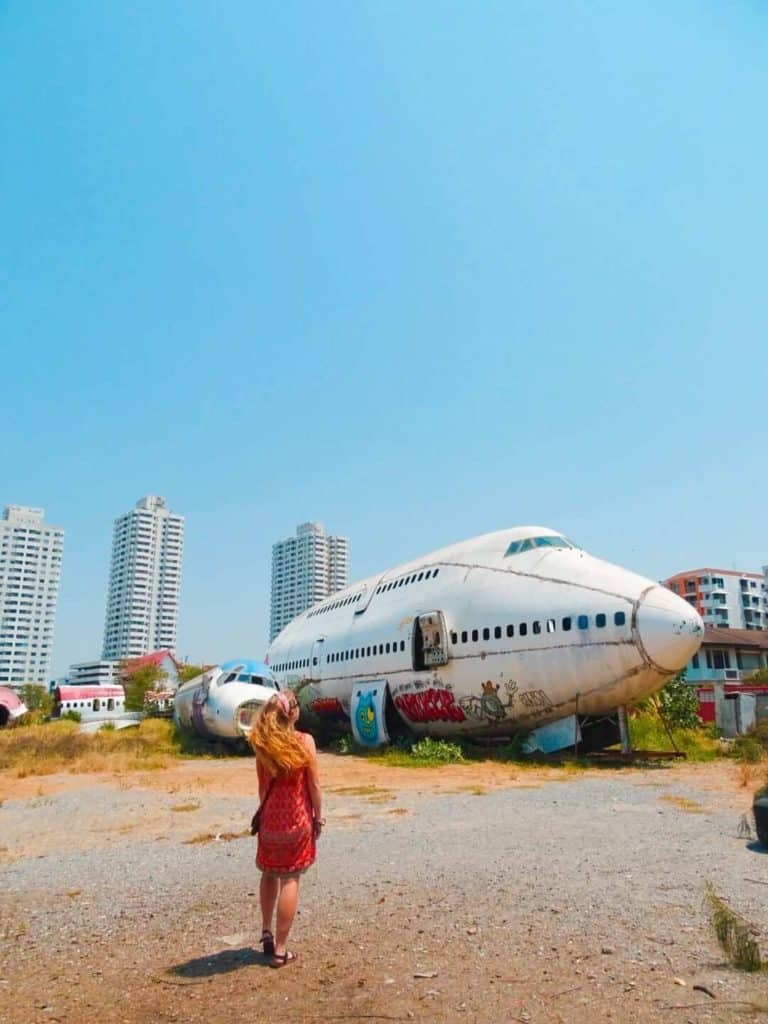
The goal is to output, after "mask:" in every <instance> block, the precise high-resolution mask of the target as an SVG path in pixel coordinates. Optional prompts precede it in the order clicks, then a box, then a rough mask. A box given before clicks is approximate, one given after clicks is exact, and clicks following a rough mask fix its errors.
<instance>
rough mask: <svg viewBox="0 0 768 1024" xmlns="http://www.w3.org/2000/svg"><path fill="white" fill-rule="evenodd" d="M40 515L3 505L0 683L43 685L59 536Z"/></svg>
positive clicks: (46, 674) (48, 657)
mask: <svg viewBox="0 0 768 1024" xmlns="http://www.w3.org/2000/svg"><path fill="white" fill-rule="evenodd" d="M43 515H44V512H43V509H41V508H25V507H24V506H23V505H8V506H7V507H6V509H5V511H4V513H3V517H2V518H1V519H0V684H6V685H10V686H20V685H21V684H22V683H35V684H37V685H38V686H45V685H46V684H47V682H48V678H49V673H50V668H51V653H52V651H53V626H54V620H55V618H56V599H57V597H58V592H59V577H60V575H61V551H62V541H63V537H64V531H63V530H62V529H60V528H59V527H58V526H50V525H49V524H47V523H44V522H43Z"/></svg>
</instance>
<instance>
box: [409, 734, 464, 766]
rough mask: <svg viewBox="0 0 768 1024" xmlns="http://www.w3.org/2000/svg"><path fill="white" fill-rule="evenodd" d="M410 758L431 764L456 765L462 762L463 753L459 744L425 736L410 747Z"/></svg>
mask: <svg viewBox="0 0 768 1024" xmlns="http://www.w3.org/2000/svg"><path fill="white" fill-rule="evenodd" d="M410 753H411V757H412V758H413V759H414V760H415V761H430V762H432V763H433V764H458V763H459V762H461V761H463V760H464V751H463V749H462V747H461V745H460V744H459V743H449V742H448V740H435V739H432V737H431V736H425V737H424V738H423V739H421V740H418V741H417V742H416V743H414V744H412V746H411V751H410Z"/></svg>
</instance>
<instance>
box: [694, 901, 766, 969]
mask: <svg viewBox="0 0 768 1024" xmlns="http://www.w3.org/2000/svg"><path fill="white" fill-rule="evenodd" d="M705 891H706V894H707V900H708V901H709V906H710V912H711V914H712V924H713V925H714V929H715V934H716V935H717V941H718V942H719V943H720V946H721V947H722V949H723V952H724V953H725V954H726V956H727V957H728V959H729V961H730V962H731V963H732V964H733V966H734V967H738V968H739V970H742V971H759V970H760V969H761V967H762V958H761V956H760V947H759V946H758V944H757V942H756V941H755V939H754V938H753V935H752V933H753V929H752V928H751V927H750V925H749V923H748V922H747V921H745V920H744V918H742V917H740V916H739V915H738V914H737V913H736V912H735V911H733V910H731V908H730V907H729V906H728V904H727V903H726V902H725V900H723V899H721V898H720V896H718V895H717V893H716V892H715V889H714V886H713V885H712V883H711V882H707V883H706V886H705Z"/></svg>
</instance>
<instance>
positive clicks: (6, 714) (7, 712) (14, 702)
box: [0, 686, 28, 728]
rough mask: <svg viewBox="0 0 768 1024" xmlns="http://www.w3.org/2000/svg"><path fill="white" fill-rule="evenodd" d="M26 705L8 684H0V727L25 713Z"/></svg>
mask: <svg viewBox="0 0 768 1024" xmlns="http://www.w3.org/2000/svg"><path fill="white" fill-rule="evenodd" d="M27 710H28V708H27V705H26V704H25V703H24V701H23V700H22V699H21V697H19V695H18V694H17V693H16V691H15V690H12V689H11V687H10V686H0V728H2V727H3V726H4V725H8V723H9V722H13V721H15V720H16V719H17V718H21V716H22V715H26V713H27Z"/></svg>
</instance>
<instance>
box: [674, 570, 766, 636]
mask: <svg viewBox="0 0 768 1024" xmlns="http://www.w3.org/2000/svg"><path fill="white" fill-rule="evenodd" d="M663 582H664V585H665V586H667V587H669V589H670V590H674V592H675V593H676V594H679V596H680V597H682V598H684V599H685V600H686V601H687V602H688V603H689V604H691V605H693V607H694V608H695V609H696V611H697V612H698V613H699V615H700V616H701V617H702V619H704V624H705V625H706V626H721V627H725V628H728V629H766V628H768V620H767V619H766V580H765V579H764V577H763V576H762V575H761V574H760V573H757V572H737V571H736V570H734V569H691V570H690V572H679V573H676V574H675V575H674V576H670V578H669V579H668V580H664V581H663Z"/></svg>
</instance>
